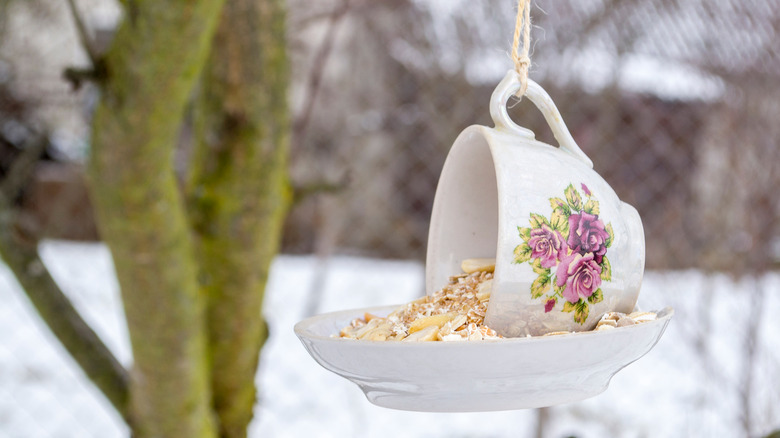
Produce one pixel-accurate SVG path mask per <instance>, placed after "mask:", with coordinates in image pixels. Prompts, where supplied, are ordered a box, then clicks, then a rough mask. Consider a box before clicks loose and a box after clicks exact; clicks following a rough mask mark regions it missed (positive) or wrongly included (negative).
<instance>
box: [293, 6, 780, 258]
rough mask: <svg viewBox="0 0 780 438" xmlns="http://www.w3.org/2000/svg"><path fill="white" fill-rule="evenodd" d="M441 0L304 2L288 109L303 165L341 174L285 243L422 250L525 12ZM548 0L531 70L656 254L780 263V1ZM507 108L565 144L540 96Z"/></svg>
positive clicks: (299, 173) (296, 18) (375, 251)
mask: <svg viewBox="0 0 780 438" xmlns="http://www.w3.org/2000/svg"><path fill="white" fill-rule="evenodd" d="M439 3H441V4H438V3H434V2H422V1H420V2H411V1H408V2H407V1H394V2H381V4H378V3H377V2H365V3H359V2H350V3H344V4H346V5H348V6H346V7H347V8H348V9H347V12H344V10H343V9H341V8H343V7H345V6H343V5H341V3H340V2H334V4H335V6H334V8H333V9H331V10H335V11H336V12H335V13H333V14H332V15H328V10H327V9H326V10H325V11H315V12H312V11H310V10H306V9H305V8H301V9H300V10H299V9H297V8H293V9H292V19H291V22H292V23H296V22H300V23H306V24H307V25H306V26H305V27H303V30H302V31H298V29H301V27H299V26H295V25H293V26H291V42H292V44H293V47H295V48H297V47H299V46H300V47H302V48H306V50H294V51H293V55H294V58H293V59H294V61H295V62H294V72H295V74H296V79H295V84H296V90H295V93H294V97H295V99H294V101H293V102H294V109H295V114H297V115H298V120H301V117H300V115H302V114H303V115H305V116H306V117H307V120H308V121H307V123H306V125H305V126H301V125H300V124H299V125H297V127H298V128H299V129H298V130H297V131H296V132H295V133H294V138H296V142H295V144H294V166H293V171H294V176H295V178H296V179H297V180H298V181H304V182H318V181H320V182H322V181H326V182H339V181H344V180H345V181H346V184H345V186H344V187H343V189H342V190H340V191H337V192H336V193H334V194H330V195H327V196H322V197H317V198H314V197H313V198H312V199H310V200H308V201H305V202H303V203H302V204H301V205H299V206H298V207H297V208H296V209H295V210H294V211H293V213H292V215H291V217H290V222H289V223H290V226H289V227H288V229H287V234H286V236H285V248H286V250H287V251H291V252H310V251H313V250H316V249H317V248H319V249H320V250H323V251H340V252H344V251H348V252H358V253H362V254H370V255H374V256H386V257H399V258H410V257H411V258H420V259H421V258H423V257H424V249H425V244H426V238H427V226H428V218H429V215H430V209H431V204H432V200H433V194H434V190H435V187H436V182H437V179H438V175H439V172H440V171H441V168H442V164H443V161H444V158H445V157H446V153H447V151H448V149H449V147H450V146H451V145H452V143H453V141H454V139H455V137H456V136H457V134H458V133H459V132H460V131H461V130H462V129H463V128H465V127H466V126H468V125H470V124H474V123H480V124H490V122H489V115H488V101H489V98H490V93H491V91H492V89H493V87H494V86H495V84H496V83H497V81H498V79H500V77H501V76H502V75H503V73H504V71H505V70H506V69H508V68H510V66H511V63H510V62H509V58H508V56H507V55H506V52H507V51H508V48H509V47H510V42H511V35H512V26H513V24H514V17H513V15H512V11H513V9H512V7H513V2H510V1H504V2H466V1H459V2H439ZM444 3H447V4H446V5H444ZM536 3H537V9H535V10H534V18H535V24H536V28H535V29H534V32H533V38H534V45H533V48H534V50H533V53H532V61H533V66H532V69H531V77H532V78H533V79H535V80H537V81H538V82H540V83H541V84H542V85H543V86H544V87H545V88H547V89H548V91H549V92H550V94H551V95H552V97H553V99H554V100H555V101H556V104H557V105H558V107H559V108H560V109H561V112H562V115H563V117H564V119H565V120H566V122H567V124H568V126H569V128H570V130H571V131H572V134H573V135H574V137H575V139H576V140H577V142H578V143H579V145H580V146H581V148H582V149H583V150H584V151H585V152H586V153H587V154H588V155H589V156H591V158H592V159H593V161H594V163H595V168H596V170H597V171H598V172H599V173H601V174H602V175H603V176H604V177H605V179H606V180H607V181H608V182H609V183H610V184H611V185H612V186H613V187H614V188H615V189H616V191H617V192H618V195H619V196H620V197H621V199H623V200H625V201H627V202H629V203H631V204H633V205H634V206H636V207H637V209H638V210H639V212H640V213H641V214H642V217H643V220H644V224H645V233H646V235H647V246H648V267H649V268H664V269H670V268H671V269H675V268H677V269H679V268H688V267H699V268H704V269H719V270H729V271H736V272H740V271H742V270H744V269H768V268H770V267H771V266H777V263H778V260H780V253H778V237H779V236H780V223H779V222H778V220H777V217H778V212H779V211H780V205H778V201H777V198H776V197H775V196H773V193H774V190H775V189H774V188H775V187H777V185H778V183H780V172H778V171H777V170H776V169H775V167H776V163H778V162H780V147H778V146H779V145H778V138H780V132H778V125H777V123H776V120H778V118H780V104H778V102H780V94H778V93H780V89H779V88H778V86H777V85H778V84H780V60H778V56H779V55H778V52H780V49H779V48H778V47H777V45H776V44H774V43H772V41H776V38H777V37H778V25H777V23H778V21H779V20H780V8H778V6H777V5H776V3H773V2H771V1H763V0H762V1H754V2H736V1H734V2H733V4H731V5H730V6H729V7H727V6H726V4H727V3H730V2H718V3H717V5H716V4H713V3H712V2H706V1H694V0H689V1H687V2H672V1H668V2H651V3H648V2H642V1H590V2H580V1H574V0H572V1H563V2H561V1H558V2H550V1H540V2H536ZM350 5H351V6H350ZM352 8H353V9H354V10H353V9H352ZM543 11H544V12H543ZM334 29H335V30H334ZM323 51H324V52H325V54H324V55H323V53H322V52H323ZM315 78H316V79H315ZM312 82H314V83H316V84H318V85H317V86H316V87H309V86H308V84H310V83H312ZM512 114H513V116H514V117H515V120H517V121H518V123H520V124H521V125H523V126H527V127H530V128H532V129H533V130H534V131H535V132H536V133H537V137H538V138H541V139H542V140H544V141H547V142H551V143H553V144H554V140H553V139H552V136H551V135H550V134H549V129H547V128H546V125H545V124H544V121H543V119H542V118H541V116H540V115H539V114H538V112H537V111H536V110H535V109H533V108H532V107H531V106H530V105H525V104H521V105H518V106H517V107H516V108H515V109H514V111H512ZM301 128H302V129H301ZM724 230H725V232H724ZM723 254H729V257H723Z"/></svg>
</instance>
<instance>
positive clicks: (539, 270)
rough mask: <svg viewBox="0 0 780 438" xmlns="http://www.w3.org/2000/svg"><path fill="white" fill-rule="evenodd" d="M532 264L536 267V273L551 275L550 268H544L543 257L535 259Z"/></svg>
mask: <svg viewBox="0 0 780 438" xmlns="http://www.w3.org/2000/svg"><path fill="white" fill-rule="evenodd" d="M531 266H532V267H533V268H534V273H536V274H539V275H546V276H548V277H549V276H550V268H543V267H542V259H534V262H533V264H531Z"/></svg>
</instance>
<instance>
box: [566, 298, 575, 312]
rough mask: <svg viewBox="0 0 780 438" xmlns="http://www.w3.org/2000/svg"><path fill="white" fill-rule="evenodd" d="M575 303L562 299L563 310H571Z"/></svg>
mask: <svg viewBox="0 0 780 438" xmlns="http://www.w3.org/2000/svg"><path fill="white" fill-rule="evenodd" d="M576 306H577V305H576V304H572V303H570V302H568V301H566V300H563V311H564V312H572V311H574V309H575V308H576Z"/></svg>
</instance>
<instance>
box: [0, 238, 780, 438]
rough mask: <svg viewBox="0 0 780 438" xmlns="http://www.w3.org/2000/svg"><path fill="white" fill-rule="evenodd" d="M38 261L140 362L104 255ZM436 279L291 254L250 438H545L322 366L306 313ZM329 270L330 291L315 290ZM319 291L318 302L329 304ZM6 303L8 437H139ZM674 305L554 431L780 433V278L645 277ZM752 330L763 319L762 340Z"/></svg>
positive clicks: (525, 427)
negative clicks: (421, 406) (625, 362)
mask: <svg viewBox="0 0 780 438" xmlns="http://www.w3.org/2000/svg"><path fill="white" fill-rule="evenodd" d="M41 252H42V255H43V257H44V259H45V262H46V264H47V266H48V267H49V268H50V269H51V271H52V274H53V275H54V277H55V278H56V279H57V281H58V282H59V283H60V284H61V286H62V288H63V289H64V290H65V292H66V293H67V294H68V296H69V297H70V298H71V299H72V300H73V301H74V304H75V306H76V307H77V308H78V310H79V311H80V312H81V313H82V315H83V316H84V317H85V319H87V321H88V322H89V323H91V324H92V325H93V326H94V327H95V329H96V331H97V332H98V333H99V334H100V335H101V336H102V337H103V339H104V341H105V342H106V343H107V344H108V346H109V347H110V348H111V349H112V350H113V351H114V352H115V354H116V355H117V356H118V357H119V358H120V360H121V361H122V362H123V363H124V364H126V365H128V364H130V362H131V360H132V359H131V353H130V350H129V342H128V335H127V330H126V327H125V325H124V323H123V314H122V308H121V302H120V299H119V295H118V286H117V282H116V279H115V276H114V271H113V266H112V263H111V258H110V254H109V252H108V250H107V249H106V247H105V246H103V245H101V244H83V243H78V244H76V243H70V242H65V241H47V242H45V243H44V244H43V245H42V247H41ZM423 274H424V272H423V266H422V265H421V264H420V263H418V262H407V261H385V260H373V259H362V258H348V257H337V258H331V259H328V260H318V259H317V258H315V257H312V256H280V257H278V258H277V259H276V261H275V262H274V265H273V269H272V273H271V278H270V282H269V285H268V291H267V298H266V306H265V312H266V315H267V317H268V321H269V324H270V328H271V338H270V340H269V342H268V343H267V344H266V346H265V348H264V349H263V352H262V363H261V367H260V371H259V373H258V377H257V381H258V384H259V386H260V388H261V389H260V401H259V403H258V405H257V407H256V420H255V421H254V423H253V424H252V425H251V428H250V436H252V437H261V436H263V437H303V436H316V437H331V436H332V437H336V436H338V437H399V436H408V437H417V436H420V437H423V436H424V437H468V436H479V437H524V436H534V434H535V433H536V431H537V427H538V426H539V424H538V423H539V418H540V417H539V412H538V411H536V410H524V411H508V412H493V413H474V414H428V413H413V412H403V411H394V410H389V409H384V408H379V407H376V406H374V405H372V404H370V403H369V402H368V401H366V399H365V398H364V397H363V394H362V393H361V392H360V390H359V389H358V387H357V386H355V385H353V384H352V383H350V382H348V381H347V380H344V379H342V378H340V377H338V376H336V375H335V374H331V373H330V372H328V371H326V370H325V369H323V368H321V367H320V366H319V365H317V364H316V363H315V362H314V360H313V359H311V358H310V357H309V356H308V354H307V353H306V351H305V350H304V348H303V346H302V345H301V344H300V342H298V340H297V339H296V337H295V335H294V334H293V325H294V324H295V323H296V322H298V321H299V320H301V319H303V318H305V317H306V316H307V315H306V313H307V311H306V310H305V309H311V308H312V307H314V308H315V312H316V313H321V312H327V311H333V310H341V309H347V308H353V307H362V306H370V305H382V304H395V303H402V302H405V301H408V300H410V299H412V298H414V297H416V296H419V295H421V294H422V291H423V276H424V275H423ZM321 275H324V283H322V284H324V287H322V288H321V289H318V288H313V287H312V285H313V284H318V283H319V281H315V276H317V277H318V278H323V277H319V276H321ZM757 290H759V291H761V292H760V293H756V292H755V291H757ZM313 293H321V295H320V297H319V299H318V300H312V295H313ZM761 297H763V299H762V298H761ZM756 300H762V301H760V302H757V301H756ZM0 303H2V305H0V436H2V437H126V436H128V435H129V432H128V429H127V428H126V427H125V426H124V425H123V423H122V421H121V419H120V418H119V417H118V416H117V415H116V414H115V413H114V412H112V409H111V407H110V405H109V403H108V402H107V401H106V400H105V399H104V398H103V396H102V395H101V394H100V393H99V392H98V391H97V390H95V389H94V388H93V387H92V386H91V384H90V383H89V381H88V380H87V379H86V378H85V377H84V375H83V374H82V373H81V371H79V370H78V368H77V367H76V365H75V363H74V362H73V361H72V360H71V359H70V358H69V357H68V356H67V354H66V353H65V352H64V350H63V349H62V348H61V347H60V346H59V344H58V343H57V342H56V340H55V339H54V337H53V336H52V335H51V333H49V331H48V329H47V328H46V327H45V326H44V325H43V324H42V323H41V321H40V320H39V318H38V317H37V315H36V313H35V311H34V309H33V308H32V306H31V305H30V303H29V302H28V301H27V299H26V297H25V296H24V294H23V293H22V291H21V289H20V288H19V286H18V284H17V283H16V281H15V279H14V278H13V275H12V274H11V273H10V271H8V269H7V268H5V266H0ZM666 305H670V306H673V307H674V308H675V311H676V314H675V318H674V319H673V320H672V322H671V324H670V326H669V328H668V329H667V331H666V334H665V335H664V336H663V338H662V339H661V341H660V342H659V344H658V345H657V346H656V347H655V348H654V349H653V350H652V351H651V352H650V353H649V354H647V355H646V356H645V357H643V358H641V359H640V360H639V361H637V362H635V363H634V364H632V365H629V366H628V367H627V368H626V369H624V370H622V371H621V372H620V373H618V374H617V376H616V377H615V378H614V379H613V380H612V383H611V384H610V387H609V389H608V390H607V391H606V392H604V393H603V394H601V395H599V396H597V397H594V398H592V399H589V400H586V401H583V402H580V403H574V404H570V405H563V406H557V407H553V408H551V409H549V410H548V411H547V412H545V414H544V416H543V417H542V418H544V420H543V424H542V429H543V434H542V436H544V437H568V436H576V437H581V438H582V437H603V436H612V437H710V436H724V437H726V436H728V437H737V436H762V435H764V434H767V433H769V432H770V431H772V430H773V429H775V428H777V427H780V394H778V391H777V382H778V381H780V365H778V364H780V318H776V316H775V315H777V314H778V312H780V275H778V274H770V275H766V276H765V277H763V278H760V279H743V280H736V279H732V278H730V277H727V276H724V275H719V274H714V275H712V274H711V275H705V274H704V273H702V272H698V271H684V272H649V273H647V275H646V278H645V282H644V286H643V292H642V295H641V298H640V306H641V307H642V308H644V309H660V308H662V307H664V306H666ZM750 321H757V322H758V326H757V329H756V330H755V334H754V335H753V334H752V332H751V331H750V330H749V329H748V327H749V326H750ZM748 337H750V339H748ZM749 341H752V342H749ZM749 346H752V348H749ZM751 356H752V358H751ZM748 431H749V432H748Z"/></svg>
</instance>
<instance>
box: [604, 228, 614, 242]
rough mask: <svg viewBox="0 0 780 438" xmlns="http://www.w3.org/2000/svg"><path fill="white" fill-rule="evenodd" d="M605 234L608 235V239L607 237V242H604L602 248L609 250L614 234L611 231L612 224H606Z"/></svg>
mask: <svg viewBox="0 0 780 438" xmlns="http://www.w3.org/2000/svg"><path fill="white" fill-rule="evenodd" d="M607 234H609V237H607V241H606V242H604V246H606V247H607V248H609V247H610V246H612V241H613V240H615V232H614V231H612V224H611V223H608V224H607Z"/></svg>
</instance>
